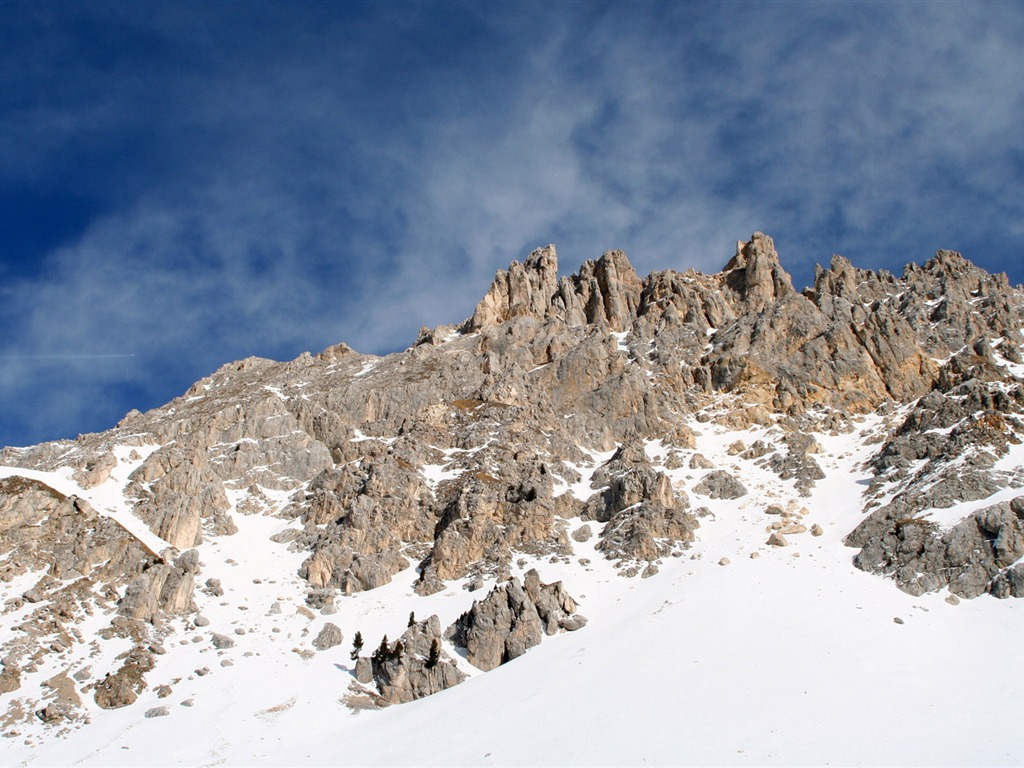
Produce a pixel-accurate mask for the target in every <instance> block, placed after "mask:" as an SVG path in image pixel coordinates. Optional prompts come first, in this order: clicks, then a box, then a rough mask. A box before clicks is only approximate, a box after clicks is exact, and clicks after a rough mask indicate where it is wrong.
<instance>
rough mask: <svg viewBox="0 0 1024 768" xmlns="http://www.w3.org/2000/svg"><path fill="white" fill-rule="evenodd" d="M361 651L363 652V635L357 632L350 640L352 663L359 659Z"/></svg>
mask: <svg viewBox="0 0 1024 768" xmlns="http://www.w3.org/2000/svg"><path fill="white" fill-rule="evenodd" d="M361 650H363V634H362V632H359V631H358V630H357V631H356V636H355V637H354V638H352V661H355V660H356V659H358V658H359V652H360V651H361Z"/></svg>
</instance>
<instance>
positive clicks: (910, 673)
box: [0, 421, 1024, 766]
mask: <svg viewBox="0 0 1024 768" xmlns="http://www.w3.org/2000/svg"><path fill="white" fill-rule="evenodd" d="M695 426H697V427H698V428H701V427H703V431H702V434H701V436H700V437H699V438H698V445H699V446H700V448H701V450H702V452H703V453H704V454H705V455H706V456H707V457H708V458H709V459H712V460H714V461H715V462H716V463H722V464H724V465H727V464H728V463H729V462H730V461H731V462H733V463H736V464H739V463H741V460H739V459H736V458H735V457H729V456H728V454H727V449H728V446H729V445H731V444H732V443H734V442H735V441H736V440H737V439H742V438H745V439H747V440H749V439H750V438H751V437H756V436H757V435H756V434H754V435H751V433H749V432H727V431H724V430H718V429H715V428H712V427H709V426H707V425H695ZM872 426H873V425H872V423H871V422H870V421H866V422H864V423H863V424H861V425H860V427H861V428H860V429H859V430H858V431H856V432H851V433H850V434H848V435H839V436H834V437H829V436H825V435H822V436H819V440H820V442H821V447H822V451H821V453H820V454H819V460H820V462H821V463H822V464H823V465H824V466H825V467H826V470H827V474H828V479H827V480H826V481H823V482H821V483H819V484H818V486H817V487H816V488H815V490H814V492H813V493H812V494H811V496H810V497H808V498H805V499H802V500H800V503H801V504H802V505H803V506H805V507H806V509H807V514H806V516H804V517H805V520H806V521H807V522H808V523H816V524H818V525H820V526H821V528H822V530H823V531H824V533H823V534H822V535H821V536H812V535H811V534H810V533H803V534H798V535H794V536H790V537H789V538H790V539H791V542H792V543H791V546H787V547H770V546H768V545H766V543H765V541H766V538H767V536H768V533H767V530H766V528H767V526H769V525H770V523H771V522H772V520H773V516H772V515H767V514H765V507H766V506H767V504H769V503H773V502H783V503H784V502H785V501H787V500H788V498H789V496H788V495H787V493H786V491H787V489H786V488H785V484H783V483H780V482H778V480H777V478H776V477H775V476H774V475H772V474H771V473H768V472H762V473H760V475H759V476H758V473H757V471H756V470H751V471H750V472H748V473H747V474H745V477H746V478H747V479H748V480H749V482H750V484H751V485H752V486H753V488H754V489H755V490H754V492H753V493H751V494H749V495H748V496H747V497H744V498H742V499H739V500H731V501H730V500H711V499H703V500H702V501H705V502H706V505H707V507H708V508H709V509H710V511H711V515H708V516H706V517H704V518H703V519H702V525H701V528H700V537H699V540H698V541H697V543H696V544H694V545H693V546H692V548H691V549H690V550H689V551H688V552H686V553H685V554H684V555H683V556H682V557H678V558H669V559H667V560H665V561H664V562H663V563H662V565H661V568H660V573H658V574H657V575H655V576H653V577H651V578H648V579H628V578H622V577H621V576H619V575H618V574H617V571H616V570H615V568H614V567H613V566H612V564H611V563H610V562H609V561H607V560H606V559H604V558H603V557H602V556H601V555H600V553H597V552H595V551H594V550H593V543H594V542H595V541H596V539H591V540H590V541H589V542H586V543H579V542H577V543H576V544H575V546H574V548H575V553H574V555H573V557H572V558H571V559H570V561H569V562H563V561H561V560H559V561H557V562H554V563H552V562H549V560H548V559H547V558H541V559H539V560H532V559H525V561H524V562H523V564H522V565H517V566H516V571H517V572H518V573H520V574H521V573H522V572H524V571H525V570H526V569H527V568H529V567H537V568H538V570H539V571H540V572H541V575H542V577H543V578H544V579H545V580H546V581H551V580H555V579H563V580H564V582H565V584H566V586H567V588H568V589H569V590H570V592H571V593H572V594H573V595H574V596H575V597H576V598H577V599H578V600H579V602H580V604H581V611H582V612H583V613H584V614H585V615H586V616H587V617H588V619H589V620H590V621H589V624H588V625H587V626H586V627H585V628H584V629H582V630H579V631H577V632H574V633H569V634H563V635H557V636H554V637H551V638H548V639H546V640H545V641H544V642H543V643H542V644H541V645H540V646H538V647H536V648H534V649H532V650H531V651H530V652H529V653H528V655H527V656H525V657H522V658H520V659H517V660H515V661H513V662H510V663H509V664H506V665H503V666H502V667H500V668H498V669H497V670H495V671H493V672H490V673H487V674H481V673H477V674H475V675H474V676H473V677H472V678H471V679H469V680H468V681H466V682H465V683H463V684H462V685H459V686H457V687H455V688H453V689H450V690H448V691H444V692H442V693H440V694H437V695H435V696H431V697H428V698H426V699H423V700H421V701H417V702H413V703H411V704H407V705H402V706H398V707H391V708H388V709H385V710H375V709H371V710H355V711H354V710H352V709H350V708H349V707H348V706H346V704H345V701H344V697H345V695H346V693H347V692H348V688H349V684H350V682H351V681H352V677H351V672H350V669H351V666H352V662H351V660H350V658H349V651H350V649H351V644H350V641H351V637H352V635H353V634H354V632H355V631H356V630H359V631H360V632H361V633H362V635H363V636H364V637H366V638H367V642H368V643H373V642H374V641H375V640H376V639H377V638H379V637H380V636H381V635H382V634H389V635H390V636H391V637H397V636H398V634H400V633H401V631H402V629H403V628H404V622H403V621H402V620H403V619H404V617H405V616H406V615H407V614H408V613H409V612H413V611H415V612H416V613H417V614H418V615H420V616H425V615H427V614H429V613H439V614H440V616H441V618H442V622H443V623H447V622H449V621H451V620H453V619H454V618H455V617H456V615H457V614H458V613H459V612H461V611H462V610H464V609H465V608H466V607H468V605H469V603H470V602H471V600H472V598H473V595H471V594H469V593H467V592H465V591H464V590H462V589H460V588H458V585H452V587H451V588H450V589H448V590H446V591H444V592H441V593H438V594H435V595H431V596H429V597H420V596H418V595H416V594H414V592H413V589H412V587H413V583H414V581H415V579H416V574H415V573H414V572H413V570H412V569H410V570H409V571H407V572H405V573H403V574H401V575H400V576H399V577H397V578H396V579H394V580H393V581H392V583H391V584H389V585H387V586H384V587H381V588H379V589H376V590H372V591H370V592H363V593H358V594H355V595H352V596H350V597H348V598H345V599H342V600H340V601H339V602H338V611H337V613H335V614H333V615H331V616H328V617H321V616H313V614H308V613H307V614H306V615H303V613H304V612H305V611H304V609H303V608H302V606H303V602H302V596H303V589H304V586H305V585H304V583H303V582H302V581H301V580H300V579H298V578H297V577H296V576H295V572H296V569H297V567H298V565H299V561H300V560H301V555H296V554H294V553H287V552H285V551H283V550H282V548H281V547H279V546H276V545H274V544H273V543H272V542H271V541H270V539H269V536H270V535H272V534H274V533H276V532H279V531H280V530H281V529H282V528H283V527H286V525H287V524H286V523H284V522H283V521H281V520H280V519H278V518H275V517H272V516H261V515H253V516H240V517H239V518H238V526H239V531H238V533H237V534H235V535H233V536H225V537H221V538H218V539H216V540H215V541H212V542H210V543H209V544H208V545H204V546H203V547H202V556H203V561H204V564H205V569H204V575H206V574H209V575H210V576H211V577H214V578H219V579H221V582H222V583H223V585H224V590H225V592H224V595H222V596H218V597H213V596H210V595H208V594H207V595H202V594H201V595H197V603H198V604H199V608H200V613H201V614H202V615H203V616H205V617H206V618H208V619H209V620H210V625H209V626H208V627H207V628H205V629H196V628H193V627H191V626H190V624H189V622H187V621H185V620H180V621H179V622H178V623H177V625H176V626H175V628H174V633H173V634H172V635H171V636H170V638H168V640H167V641H165V643H164V644H165V646H167V650H168V653H167V655H166V656H167V658H166V661H164V660H163V659H162V660H161V664H160V665H159V667H158V670H159V675H158V676H156V677H155V678H154V679H153V680H152V683H153V684H152V686H151V690H150V691H148V692H147V693H146V694H144V700H143V701H142V702H141V706H140V707H131V708H126V709H122V710H115V711H110V712H104V711H100V710H94V712H93V714H92V716H93V717H94V718H96V719H97V723H96V725H97V726H98V727H94V726H90V727H84V728H78V729H75V730H71V731H68V732H66V733H64V734H63V735H62V736H61V737H58V738H52V737H46V738H44V737H41V736H39V735H36V734H34V733H32V732H30V731H25V732H24V733H21V734H19V735H18V736H11V737H10V738H8V739H6V740H5V741H4V742H3V743H2V745H0V747H2V748H3V750H4V751H3V753H2V754H3V757H2V762H4V763H5V764H10V765H39V766H42V765H58V764H60V765H71V764H75V765H124V766H132V765H140V764H146V765H215V764H227V765H419V764H428V765H643V764H649V765H713V764H728V765H766V764H767V765H797V764H800V765H827V764H834V765H849V764H879V765H881V764H893V763H898V764H928V765H939V764H942V765H964V764H1000V763H1013V762H1016V761H1018V760H1019V759H1020V758H1021V757H1022V756H1024V735H1022V734H1021V731H1020V729H1019V728H1017V727H1016V715H1015V710H1014V708H1013V707H1012V706H1003V705H1001V704H1009V703H1011V702H1013V701H1016V700H1017V699H1019V698H1020V697H1021V696H1022V695H1024V681H1022V680H1021V679H1020V677H1019V676H1018V675H1015V674H1013V673H1012V670H1013V669H1014V668H1015V667H1016V666H1017V665H1018V664H1021V663H1024V650H1022V646H1021V645H1020V644H1019V643H1017V642H1016V639H1017V637H1018V635H1019V632H1020V629H1021V627H1022V622H1024V613H1022V612H1021V611H1022V609H1024V606H1022V605H1020V604H1019V603H1018V602H1017V601H1012V602H1010V603H1006V602H1003V601H993V600H977V601H969V602H960V603H959V604H957V605H953V604H951V602H947V599H946V598H947V597H948V596H947V595H945V594H933V595H925V596H921V597H912V596H910V595H907V594H905V593H903V592H900V591H897V590H895V589H893V588H892V586H891V584H890V583H888V582H887V581H886V580H884V579H882V578H879V577H877V576H873V575H869V574H866V573H864V572H862V571H859V570H857V569H855V568H854V567H853V566H852V565H851V562H850V556H851V550H849V549H848V548H846V547H844V545H843V543H842V537H843V535H844V534H845V532H846V531H848V530H849V529H850V528H851V527H853V525H855V524H856V523H857V522H858V521H859V519H860V518H861V517H862V516H863V512H862V510H861V506H860V503H859V498H860V495H861V492H862V491H863V490H864V488H865V485H866V481H867V480H868V475H867V474H866V473H865V472H864V471H863V469H858V467H861V466H862V465H863V461H864V459H866V458H867V457H868V455H869V454H870V453H871V450H872V446H870V445H867V446H865V445H864V444H863V442H862V441H861V440H862V436H863V435H866V434H869V433H870V432H871V427H872ZM656 448H657V447H656V446H655V447H654V448H653V449H652V451H651V452H652V453H656V452H657V451H656ZM748 469H749V468H748ZM696 475H699V473H694V472H691V471H689V470H676V471H674V472H673V481H674V483H676V484H677V485H678V486H682V487H684V488H685V487H687V486H692V484H693V482H694V480H695V479H696V477H695V476H696ZM581 524H582V521H579V520H577V521H574V522H572V523H571V525H570V527H571V528H575V527H578V526H579V525H581ZM723 558H727V559H728V563H726V564H721V563H723V562H724V561H723ZM581 560H586V561H589V562H588V563H587V564H586V565H585V566H583V567H581V566H580V562H581ZM275 605H276V606H278V607H279V608H280V613H272V610H274V608H273V606H275ZM325 618H328V619H330V620H331V621H332V622H334V623H336V624H337V625H338V626H340V627H342V628H343V630H344V632H345V634H346V642H345V643H343V644H342V645H339V646H336V647H334V648H332V649H329V650H327V651H323V652H314V651H312V649H311V647H310V643H311V640H312V638H313V636H314V635H315V634H316V632H317V631H318V630H319V628H320V626H321V625H322V624H323V623H324V620H325ZM896 619H899V621H900V623H897V621H896ZM211 630H216V631H218V632H221V633H227V634H229V635H230V636H231V637H232V638H233V639H234V640H235V644H234V646H233V647H231V648H227V649H223V650H217V649H215V648H214V647H213V646H212V645H211V644H210V641H209V636H210V631H211ZM236 631H244V634H235V632H236ZM194 638H199V639H200V642H198V643H194V642H193V639H194ZM111 642H116V640H115V641H111ZM463 664H464V667H465V668H466V669H467V670H469V669H470V667H469V665H466V664H465V663H464V662H463ZM203 669H205V670H208V673H206V674H202V675H200V674H198V673H197V671H196V670H203ZM163 684H166V685H169V686H170V687H171V688H172V689H173V690H172V692H171V693H170V695H168V696H166V697H165V698H161V697H160V695H159V693H157V690H158V689H159V686H160V685H163ZM85 701H86V704H88V703H89V702H88V699H86V700H85ZM159 706H165V707H167V710H168V711H169V715H168V716H165V717H152V718H145V717H143V716H142V712H143V710H145V709H148V708H150V707H159Z"/></svg>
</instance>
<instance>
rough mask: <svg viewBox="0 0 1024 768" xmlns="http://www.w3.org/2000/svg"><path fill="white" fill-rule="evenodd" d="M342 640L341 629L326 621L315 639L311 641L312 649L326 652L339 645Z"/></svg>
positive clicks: (343, 638)
mask: <svg viewBox="0 0 1024 768" xmlns="http://www.w3.org/2000/svg"><path fill="white" fill-rule="evenodd" d="M344 640H345V636H344V635H343V634H342V632H341V628H340V627H339V626H337V625H336V624H332V623H331V622H329V621H328V622H326V623H325V624H324V625H323V627H322V628H321V629H320V632H319V633H318V634H317V636H316V639H315V640H314V641H313V647H314V648H316V649H317V650H318V651H326V650H327V649H328V648H333V647H334V646H336V645H341V644H342V642H344Z"/></svg>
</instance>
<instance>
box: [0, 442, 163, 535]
mask: <svg viewBox="0 0 1024 768" xmlns="http://www.w3.org/2000/svg"><path fill="white" fill-rule="evenodd" d="M158 447H159V446H157V445H146V446H129V445H119V446H117V447H115V448H114V449H113V451H112V453H113V454H114V457H115V458H116V459H117V466H115V467H114V468H113V469H112V470H111V472H110V477H109V478H108V479H107V480H106V481H105V482H104V483H102V484H100V485H98V486H96V487H94V488H83V487H82V486H80V485H79V484H78V483H77V482H76V481H75V479H74V476H73V475H74V470H73V469H72V468H71V467H63V468H61V469H58V470H55V471H52V472H44V471H41V470H34V469H20V468H18V467H0V477H11V476H21V477H25V478H28V479H30V480H38V481H39V482H41V483H45V484H46V485H48V486H50V487H51V488H53V489H54V490H55V491H57V492H58V493H62V494H64V495H65V496H77V497H79V498H81V499H85V500H86V501H88V502H89V504H91V505H92V506H93V508H94V509H95V510H96V511H97V512H98V513H99V514H101V515H104V516H106V517H109V518H111V519H113V520H115V521H117V522H118V523H119V524H120V525H121V527H122V528H124V529H125V530H126V531H128V532H129V533H130V534H132V536H134V537H135V538H136V539H138V540H139V541H140V542H142V544H144V545H145V546H146V548H147V549H149V550H150V551H151V552H152V553H153V554H155V555H159V554H160V552H161V551H163V550H164V549H166V548H167V547H168V546H170V545H169V544H168V543H167V542H166V541H164V540H163V539H161V538H160V537H159V536H157V535H156V534H155V533H153V532H152V531H151V530H150V529H149V526H147V525H146V524H145V523H144V522H142V520H140V519H139V518H137V517H135V515H134V514H133V513H132V511H131V507H130V504H129V502H128V501H127V500H126V499H125V497H124V487H125V485H126V484H127V482H128V477H129V475H131V473H132V472H134V471H135V470H136V469H137V468H138V467H139V466H140V465H141V464H142V462H143V461H145V460H146V457H147V456H149V454H151V453H152V452H153V451H155V450H156V449H157V448H158ZM133 451H134V452H135V454H136V455H137V456H138V458H136V459H130V458H129V455H130V454H131V453H132V452H133Z"/></svg>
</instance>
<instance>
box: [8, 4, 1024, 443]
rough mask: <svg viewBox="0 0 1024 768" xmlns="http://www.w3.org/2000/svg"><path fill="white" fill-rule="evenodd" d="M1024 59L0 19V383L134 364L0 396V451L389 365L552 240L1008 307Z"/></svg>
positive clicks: (940, 35)
mask: <svg viewBox="0 0 1024 768" xmlns="http://www.w3.org/2000/svg"><path fill="white" fill-rule="evenodd" d="M1022 41H1024V6H1021V5H1020V4H1006V3H977V4H953V3H947V4H927V5H924V4H919V5H912V4H903V3H870V4H869V3H829V4H810V3H804V4H795V3H701V2H693V3H654V2H651V3H647V2H633V3H606V2H588V3H541V2H528V3H497V2H496V3H466V2H407V3H383V2H381V3H378V2H347V3H330V2H260V1H257V0H253V2H244V3H243V2H219V3H199V2H176V3H129V2H93V1H90V0H76V1H75V2H53V1H52V0H39V1H38V2H31V3H30V2H7V3H0V156H2V157H4V163H3V164H0V215H2V218H0V278H2V280H0V323H2V324H3V327H4V329H5V338H4V340H3V342H2V345H0V347H2V348H0V353H3V352H8V353H15V352H16V353H19V354H54V353H77V352H83V351H84V352H89V351H93V352H113V353H119V352H125V353H134V354H135V355H136V357H134V358H130V359H127V358H126V359H122V360H120V361H119V360H118V359H115V358H107V359H101V358H95V359H93V360H91V361H89V363H88V364H86V363H85V362H84V361H78V362H75V363H74V365H75V366H76V367H74V369H73V371H72V370H71V369H69V368H68V367H67V366H64V367H63V369H62V368H61V367H60V366H57V367H54V366H52V365H51V364H50V363H46V364H42V363H39V362H38V361H37V363H35V364H33V365H28V364H27V361H24V360H23V361H22V362H20V363H18V364H17V365H14V364H10V365H6V366H4V367H2V368H0V414H3V417H2V419H0V444H4V443H22V444H24V443H28V442H36V441H39V440H43V439H47V438H49V437H56V436H59V435H69V434H71V435H73V434H75V433H76V432H78V431H82V430H83V429H99V428H103V427H105V426H109V425H110V424H111V423H113V420H116V418H118V417H119V416H120V415H122V414H123V413H124V412H125V411H127V410H129V409H130V408H132V407H139V408H145V407H152V406H154V405H157V404H160V403H162V402H165V401H166V400H168V399H170V398H171V397H173V396H175V395H177V394H180V393H181V392H182V391H184V389H186V388H187V387H188V385H189V384H191V382H192V381H194V380H195V379H197V378H199V377H201V376H204V375H206V374H208V373H210V372H211V371H212V370H215V369H216V368H217V367H219V366H220V365H222V364H223V363H225V362H228V361H230V360H232V359H235V358H238V357H243V356H247V355H261V356H266V357H272V358H278V359H288V358H291V357H294V356H296V355H298V354H299V353H300V352H302V351H304V350H310V351H314V352H315V351H318V350H319V349H322V348H323V347H326V346H328V345H330V344H335V343H337V342H339V341H346V342H348V343H349V344H351V345H352V346H354V347H355V348H356V349H359V350H361V351H365V352H386V351H392V350H395V349H401V348H403V347H404V346H406V345H408V344H410V343H411V342H412V341H413V340H414V339H415V336H416V333H417V331H418V329H419V327H420V326H421V325H436V324H441V323H453V322H458V321H460V320H462V319H463V318H464V317H467V316H468V315H469V314H471V313H472V311H473V306H474V304H475V303H476V301H477V300H478V299H479V298H480V296H482V295H483V293H484V292H485V291H486V289H487V286H488V285H489V284H490V280H491V278H492V276H493V273H494V271H495V270H497V269H499V268H504V267H506V266H507V265H508V263H509V262H510V261H512V260H513V259H518V260H520V261H521V260H523V259H524V258H525V257H526V256H527V254H528V253H529V252H530V250H532V249H533V248H535V247H538V246H541V245H546V244H547V243H552V242H553V243H555V245H556V246H557V247H558V251H559V256H560V262H561V263H560V271H561V272H562V273H563V274H567V273H570V272H573V271H575V270H576V269H577V268H578V266H579V265H580V263H581V262H582V261H584V260H585V259H592V258H597V257H598V256H600V254H601V253H602V252H603V251H604V250H607V249H612V248H621V249H624V250H626V251H627V253H628V255H629V257H630V259H631V260H632V261H633V262H634V264H635V265H636V266H637V269H638V270H639V271H641V272H647V271H649V270H652V269H664V268H676V269H685V268H687V267H688V266H694V267H696V268H698V269H702V270H704V271H712V270H716V269H720V268H721V267H722V266H723V265H724V264H725V263H726V261H728V259H729V257H730V256H731V255H732V252H733V249H734V247H735V242H736V240H737V239H746V238H748V237H749V236H750V234H751V232H753V231H754V230H755V229H756V230H762V231H765V232H767V233H769V234H771V235H773V236H774V237H775V241H776V244H777V246H778V248H779V251H780V254H781V256H782V260H783V265H784V266H785V267H786V269H787V270H789V271H790V272H791V273H792V274H793V276H794V282H795V283H797V286H798V287H802V285H803V284H806V283H808V282H809V281H810V280H811V278H812V276H813V266H814V264H815V263H822V264H827V263H828V262H829V259H830V257H831V254H832V253H835V252H838V253H843V254H844V255H846V256H848V257H849V258H851V259H852V260H853V261H854V263H855V264H856V265H857V266H860V267H870V268H879V267H885V268H888V269H891V270H892V271H895V272H899V271H900V270H901V269H902V267H903V264H904V263H905V262H907V261H911V260H913V261H917V262H918V263H920V262H923V261H924V260H926V259H928V258H930V256H931V255H932V253H933V251H934V250H935V248H938V247H952V248H958V249H961V250H962V251H963V252H964V255H965V256H967V258H969V259H972V260H974V261H975V262H976V263H978V264H980V265H982V266H985V267H986V268H987V269H991V270H996V271H1002V270H1005V271H1008V272H1009V273H1010V277H1011V280H1013V281H1014V282H1021V281H1024V260H1022V256H1021V254H1022V252H1024V248H1022V241H1024V220H1022V218H1021V213H1020V211H1021V210H1024V161H1022V159H1021V158H1022V157H1024V133H1022V132H1021V131H1020V125H1021V124H1024V99H1022V97H1021V96H1020V95H1019V94H1020V87H1019V82H1017V81H1018V80H1019V73H1020V72H1021V71H1024V43H1022ZM98 341H102V348H98V347H97V346H96V345H97V343H98ZM126 361H128V362H130V364H126ZM8 362H10V361H8ZM61 370H63V371H64V374H66V375H63V376H62V375H61V374H60V371H61ZM72 374H73V375H72ZM51 387H52V388H53V389H51ZM97 414H102V415H101V416H98V415H97ZM105 420H106V421H105Z"/></svg>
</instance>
